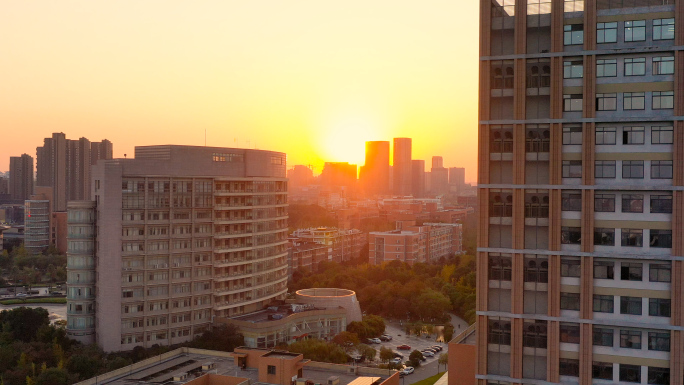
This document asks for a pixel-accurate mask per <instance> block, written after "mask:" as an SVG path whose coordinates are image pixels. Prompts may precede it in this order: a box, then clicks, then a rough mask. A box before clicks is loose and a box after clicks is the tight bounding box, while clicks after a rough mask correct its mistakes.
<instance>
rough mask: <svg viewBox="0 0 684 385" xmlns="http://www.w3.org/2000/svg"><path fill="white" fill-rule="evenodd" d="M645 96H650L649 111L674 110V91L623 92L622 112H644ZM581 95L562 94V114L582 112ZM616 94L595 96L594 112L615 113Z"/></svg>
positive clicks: (616, 104)
mask: <svg viewBox="0 0 684 385" xmlns="http://www.w3.org/2000/svg"><path fill="white" fill-rule="evenodd" d="M647 94H650V95H651V106H650V107H651V108H650V109H651V110H670V109H673V108H674V91H649V92H624V93H622V94H621V99H622V110H623V111H632V110H645V109H646V99H647ZM582 104H583V95H582V94H564V95H563V111H564V112H582ZM617 107H618V94H617V93H604V94H596V111H617V109H618V108H617Z"/></svg>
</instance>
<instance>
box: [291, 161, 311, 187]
mask: <svg viewBox="0 0 684 385" xmlns="http://www.w3.org/2000/svg"><path fill="white" fill-rule="evenodd" d="M287 179H289V181H288V184H287V185H288V189H289V190H290V191H291V190H292V189H296V188H299V187H304V186H308V185H310V184H312V183H313V182H314V176H313V171H312V170H311V169H310V168H309V167H307V166H303V165H301V164H298V165H296V166H294V167H293V168H291V169H289V170H287Z"/></svg>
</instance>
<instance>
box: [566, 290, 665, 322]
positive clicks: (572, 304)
mask: <svg viewBox="0 0 684 385" xmlns="http://www.w3.org/2000/svg"><path fill="white" fill-rule="evenodd" d="M618 298H619V314H625V315H638V316H641V315H644V314H643V299H644V298H642V297H629V296H619V297H618ZM560 308H561V310H575V311H579V310H580V294H579V293H565V292H562V293H561V295H560ZM593 311H594V312H596V313H615V296H612V295H601V294H594V297H593ZM670 314H671V301H670V300H669V299H665V298H648V315H649V316H651V317H670Z"/></svg>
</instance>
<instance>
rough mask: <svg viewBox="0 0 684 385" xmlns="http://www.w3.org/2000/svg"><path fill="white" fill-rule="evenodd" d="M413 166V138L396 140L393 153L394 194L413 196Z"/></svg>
mask: <svg viewBox="0 0 684 385" xmlns="http://www.w3.org/2000/svg"><path fill="white" fill-rule="evenodd" d="M412 171H413V166H412V165H411V138H394V152H393V153H392V178H393V188H392V192H393V193H394V194H396V195H406V196H407V195H411V192H412V191H413V190H412V188H411V181H412Z"/></svg>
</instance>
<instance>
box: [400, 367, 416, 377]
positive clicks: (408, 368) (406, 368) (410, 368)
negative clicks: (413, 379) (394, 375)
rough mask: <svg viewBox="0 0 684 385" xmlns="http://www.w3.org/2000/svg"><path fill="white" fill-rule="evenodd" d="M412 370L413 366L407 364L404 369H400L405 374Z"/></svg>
mask: <svg viewBox="0 0 684 385" xmlns="http://www.w3.org/2000/svg"><path fill="white" fill-rule="evenodd" d="M414 370H415V369H413V366H407V367H405V368H404V370H402V371H401V372H402V373H404V375H406V374H411V373H413V371H414Z"/></svg>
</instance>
